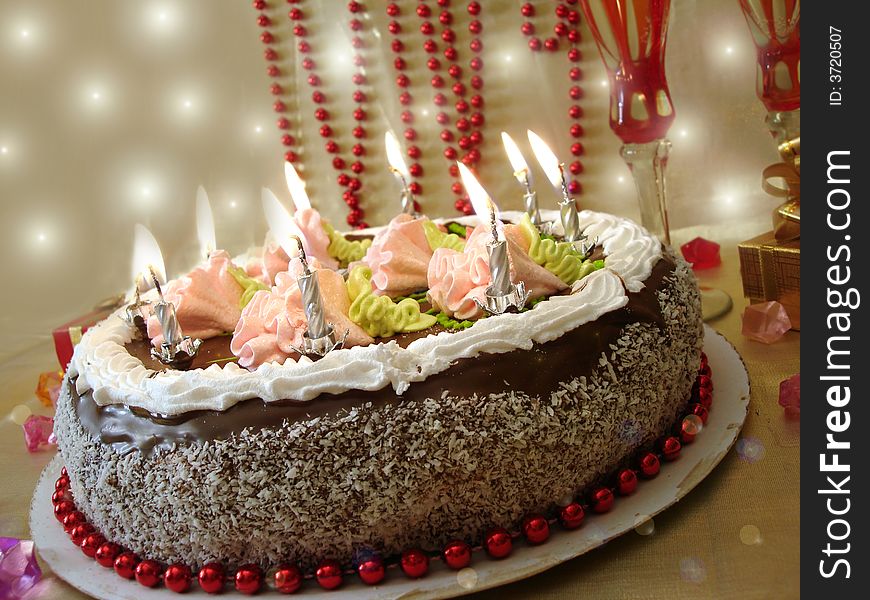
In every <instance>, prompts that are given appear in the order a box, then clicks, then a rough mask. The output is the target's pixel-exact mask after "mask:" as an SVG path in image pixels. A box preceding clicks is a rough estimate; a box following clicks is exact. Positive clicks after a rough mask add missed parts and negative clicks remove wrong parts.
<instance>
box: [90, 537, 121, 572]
mask: <svg viewBox="0 0 870 600" xmlns="http://www.w3.org/2000/svg"><path fill="white" fill-rule="evenodd" d="M122 551H123V549H122V548H121V546H119V545H118V544H116V543H114V542H106V543H104V544H102V545H101V546H100V547H99V548H97V551H96V552H95V553H94V560H96V561H97V564H98V565H100V566H101V567H106V568H107V569H111V568H113V567H114V566H115V559H116V558H118V555H119V554H121V552H122Z"/></svg>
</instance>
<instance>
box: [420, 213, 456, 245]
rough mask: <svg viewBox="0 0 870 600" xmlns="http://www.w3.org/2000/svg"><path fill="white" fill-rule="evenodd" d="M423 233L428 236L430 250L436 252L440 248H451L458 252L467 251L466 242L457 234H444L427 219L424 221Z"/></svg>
mask: <svg viewBox="0 0 870 600" xmlns="http://www.w3.org/2000/svg"><path fill="white" fill-rule="evenodd" d="M423 233H425V234H426V241H427V242H429V248H431V249H432V252H435V250H437V249H438V248H450V249H451V250H456V251H457V252H462V251H463V250H465V240H464V239H462V238H461V237H459V236H458V235H456V234H455V233H444V232H443V231H441V230H440V229H439V228H438V226H437V225H436V224H435V223H433V222H432V221H430V220H428V219H426V220H424V221H423Z"/></svg>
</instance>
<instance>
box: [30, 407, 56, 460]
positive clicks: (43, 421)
mask: <svg viewBox="0 0 870 600" xmlns="http://www.w3.org/2000/svg"><path fill="white" fill-rule="evenodd" d="M22 427H23V428H24V443H25V444H27V450H28V451H30V452H36V451H38V450H39V449H40V447H42V446H48V445H50V444H51V442H50V441H49V438H50V437H51V434H52V433H53V432H54V419H52V418H51V417H43V416H41V415H30V416H29V417H27V420H26V421H25V422H24V425H22Z"/></svg>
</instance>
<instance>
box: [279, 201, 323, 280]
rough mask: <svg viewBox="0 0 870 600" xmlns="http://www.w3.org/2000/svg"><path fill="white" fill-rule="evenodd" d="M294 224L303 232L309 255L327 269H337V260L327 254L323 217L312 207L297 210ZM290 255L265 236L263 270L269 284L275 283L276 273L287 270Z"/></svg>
mask: <svg viewBox="0 0 870 600" xmlns="http://www.w3.org/2000/svg"><path fill="white" fill-rule="evenodd" d="M293 220H294V221H295V222H296V226H297V227H299V229H300V230H301V231H302V233H303V234H305V241H306V248H307V252H308V254H309V256H312V257H314V258H316V259H317V260H319V261H320V264H321V265H323V266H324V267H325V268H327V269H337V268H338V261H337V260H335V259H334V258H332V257H331V256H329V251H328V248H329V235H327V233H326V231H325V230H324V229H323V219H322V218H321V217H320V213H319V212H317V211H316V210H315V209H313V208H303V209H302V210H297V211H296V212H295V213H294V215H293ZM289 262H290V257H289V256H287V253H286V252H284V249H283V248H282V247H281V246H280V245H279V244H278V243H277V242H276V241H275V240H274V239H272V238H271V236H269V237H267V238H266V243H265V244H264V248H263V271H264V272H265V273H266V275H267V276H268V278H269V284H272V285H273V284H274V283H275V277H276V276H277V275H278V273H282V272H284V271H286V270H287V265H288V263H289Z"/></svg>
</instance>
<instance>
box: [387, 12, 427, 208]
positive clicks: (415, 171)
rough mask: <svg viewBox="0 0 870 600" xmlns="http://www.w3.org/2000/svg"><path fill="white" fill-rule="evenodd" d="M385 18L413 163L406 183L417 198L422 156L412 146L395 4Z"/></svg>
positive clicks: (410, 98) (414, 136) (420, 189)
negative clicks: (387, 22)
mask: <svg viewBox="0 0 870 600" xmlns="http://www.w3.org/2000/svg"><path fill="white" fill-rule="evenodd" d="M386 12H387V16H389V17H390V18H391V20H390V23H389V25H388V26H387V29H388V30H389V32H390V34H391V35H392V41H391V42H390V48H391V49H392V50H393V52H394V53H395V55H396V57H395V58H394V59H393V68H394V69H395V71H396V73H397V75H396V80H395V81H396V87H397V88H398V90H399V104H401V105H402V107H403V108H402V114H401V115H400V118H401V120H402V123H404V124H405V129H404V131H403V132H402V135H403V137H404V138H405V140H406V141H407V142H408V144H409V145H408V147H407V149H406V151H405V152H406V153H407V155H408V158H410V159H411V160H412V161H413V162H412V163H411V164H410V165H409V166H408V172H409V173H410V175H411V179H412V180H411V181H410V182H409V183H408V188H409V189H410V190H411V193H413V194H414V195H415V196H419V195H420V194H422V193H423V186H422V185H420V183H419V182H418V181H414V179H415V178H417V177H422V176H423V166H422V165H421V164H420V163H419V162H417V161H419V159H420V157H421V156H422V155H423V153H422V151H421V150H420V147H419V146H417V145H416V144H414V142H415V141H416V140H417V130H416V129H414V127H412V125H413V123H414V113H413V112H411V110H410V107H411V106H412V105H413V103H414V97H413V95H412V94H411V92H409V91H408V88H409V87H410V86H411V78H410V77H409V76H408V74H407V73H406V72H405V70H406V68H407V66H408V65H407V62H406V61H405V59H404V58H403V57H402V53H403V52H404V51H405V43H404V42H403V41H402V37H403V36H402V35H401V34H402V25H401V23H399V21H397V20H396V19H397V18H399V17H400V16H401V14H402V10H401V8H399V5H398V4H396V3H394V2H393V3H390V4H387V8H386Z"/></svg>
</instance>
